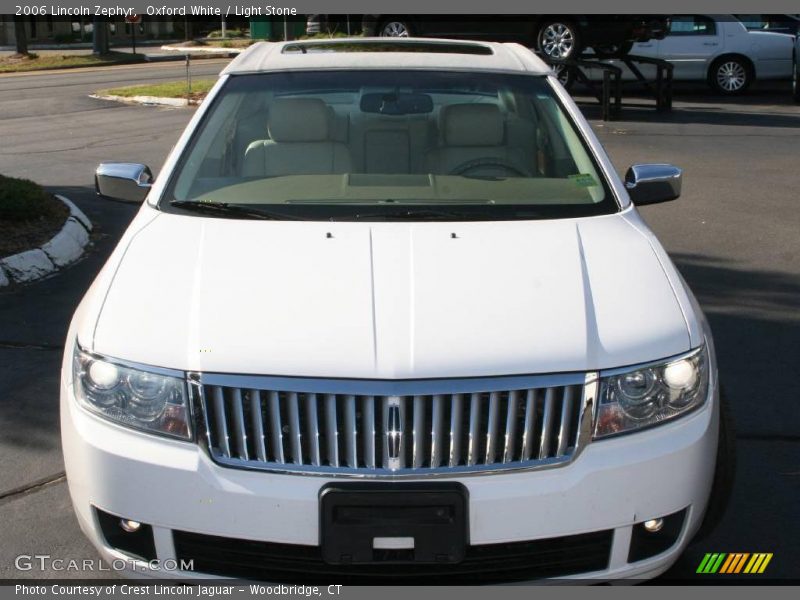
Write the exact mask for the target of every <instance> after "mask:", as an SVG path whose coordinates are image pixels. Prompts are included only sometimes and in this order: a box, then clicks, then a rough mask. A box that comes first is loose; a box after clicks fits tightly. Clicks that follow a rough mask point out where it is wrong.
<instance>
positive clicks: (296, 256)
mask: <svg viewBox="0 0 800 600" xmlns="http://www.w3.org/2000/svg"><path fill="white" fill-rule="evenodd" d="M680 182H681V172H680V170H679V169H677V168H675V167H671V166H669V165H636V166H634V167H632V168H631V170H630V171H629V172H628V175H627V177H626V179H625V181H624V182H623V181H622V180H621V179H620V178H619V177H618V176H617V174H616V173H615V172H614V169H613V167H612V165H611V163H610V161H609V159H608V157H607V156H606V154H605V152H604V151H603V149H602V147H601V146H600V144H599V143H598V141H597V139H596V137H595V136H594V134H593V133H592V131H591V129H590V127H589V125H588V124H587V122H586V121H585V120H584V118H583V117H582V116H581V113H580V112H579V110H578V109H577V107H576V106H575V104H574V103H573V102H572V100H571V99H570V97H569V95H568V94H567V93H566V92H565V90H564V89H563V88H562V87H561V86H560V85H559V84H558V82H557V81H556V79H555V78H554V76H553V75H552V73H551V71H550V69H549V68H548V67H547V66H546V65H545V64H544V63H543V62H541V61H540V60H539V59H538V58H537V57H536V56H535V55H534V54H533V53H531V52H530V51H529V50H527V49H525V48H523V47H522V46H519V45H516V44H496V43H478V42H475V43H473V42H453V41H446V40H424V41H422V40H413V39H406V40H401V39H398V40H385V39H361V40H346V39H345V40H336V41H328V42H321V41H307V42H288V43H277V44H269V43H260V44H256V45H254V46H252V47H250V48H249V49H248V50H247V51H246V52H244V53H243V54H242V55H240V56H239V57H238V58H237V59H235V60H234V61H233V62H231V64H230V65H229V66H228V67H226V68H225V70H224V71H223V73H222V76H221V78H220V80H219V82H218V83H217V85H216V86H215V87H214V89H213V90H212V91H211V93H210V95H209V96H208V98H207V100H206V101H205V102H204V103H203V104H202V106H201V107H200V109H199V110H198V111H197V113H196V115H195V116H194V117H193V119H192V120H191V123H190V124H189V126H188V128H187V129H186V132H185V133H184V134H183V135H182V136H181V138H180V140H179V141H178V143H177V145H176V146H175V149H174V150H173V152H172V153H171V155H170V156H169V158H168V159H167V161H166V164H165V165H164V166H163V168H162V170H161V172H160V174H159V176H158V178H157V180H156V181H155V182H154V183H152V185H151V182H150V175H149V171H148V170H147V169H146V168H145V167H144V166H143V165H127V164H122V165H120V164H116V165H108V164H107V165H101V167H100V168H99V169H98V173H97V185H98V191H99V193H101V194H105V195H112V196H115V197H117V198H121V199H129V200H131V199H133V200H135V199H138V200H141V199H142V197H143V196H144V195H145V194H146V196H147V197H146V201H145V202H144V203H143V204H142V206H141V210H140V211H139V213H138V215H137V216H136V218H135V219H134V220H133V222H132V223H131V225H130V227H129V229H128V230H127V232H126V233H125V234H124V236H123V237H122V239H121V241H120V242H119V245H118V247H117V248H116V250H115V251H114V253H113V254H112V256H111V257H110V259H109V260H108V263H107V264H106V265H105V267H104V268H103V269H102V271H101V272H100V274H99V275H98V277H97V279H96V280H95V282H94V283H93V285H92V286H91V288H90V290H89V291H88V293H87V294H86V296H85V298H84V299H83V301H82V302H81V304H80V306H79V308H78V309H77V312H76V314H75V316H74V319H73V321H72V324H71V327H70V330H69V334H68V335H69V337H68V339H67V342H66V348H67V350H66V352H65V356H64V363H63V373H62V387H61V420H62V439H63V447H64V457H65V463H66V470H67V478H68V481H69V489H70V494H71V497H72V501H73V503H74V507H75V511H76V514H77V516H78V520H79V521H80V525H81V527H82V529H83V531H84V532H85V533H86V535H87V536H88V537H89V539H90V540H91V541H92V543H93V544H94V545H95V547H96V548H97V549H98V551H99V552H100V554H101V555H102V556H103V557H104V558H105V559H106V560H107V561H109V562H110V563H112V564H115V565H123V566H124V567H125V568H126V569H127V570H128V572H130V573H132V574H135V575H138V576H142V575H145V576H147V575H150V576H156V577H164V576H165V569H169V568H170V567H175V566H176V564H177V565H178V566H179V567H181V568H180V570H179V571H177V572H170V573H168V574H166V576H167V578H168V579H170V580H174V579H176V578H179V577H187V578H191V577H211V576H214V577H217V576H219V577H244V578H253V579H263V580H267V581H298V580H299V581H302V582H311V581H323V582H325V581H327V582H332V583H354V582H364V581H371V582H374V581H376V580H388V581H395V582H397V581H414V582H434V583H437V584H439V583H445V582H451V583H452V582H457V583H470V582H473V581H477V580H484V581H495V582H497V581H520V580H522V581H527V580H533V579H539V578H562V577H582V578H583V577H585V578H594V579H612V578H631V577H634V578H645V577H653V576H656V575H658V574H660V573H662V572H663V571H665V570H666V569H667V568H668V567H669V566H670V565H671V564H673V562H674V561H675V560H676V559H677V558H678V556H679V555H680V554H681V552H683V550H684V549H685V548H686V546H687V545H688V544H689V543H690V541H691V540H692V539H693V537H695V535H696V534H697V533H698V530H699V529H701V525H702V527H703V528H705V529H708V527H709V526H710V524H713V521H714V520H715V519H716V518H718V517H719V515H720V512H721V508H722V506H723V505H724V499H725V497H726V493H727V492H726V490H727V489H728V487H729V482H730V475H731V468H732V461H731V455H730V451H731V446H730V444H731V440H732V436H731V433H730V429H729V428H728V426H727V425H726V420H725V419H724V418H722V419H721V416H720V415H721V414H723V415H724V412H721V411H723V410H724V405H723V403H722V400H721V396H720V386H719V381H718V375H717V367H716V359H715V354H714V346H713V342H712V338H711V332H710V331H709V328H708V325H707V323H706V321H705V319H704V317H703V314H702V312H701V311H700V308H699V307H698V304H697V302H696V301H695V299H694V297H693V296H692V294H691V292H690V291H689V289H688V288H687V286H686V284H685V283H684V281H683V280H682V278H681V276H680V275H679V273H678V272H677V270H676V269H675V267H674V266H673V264H672V262H671V261H670V259H669V257H668V256H667V254H666V252H665V251H664V249H663V248H662V247H661V245H660V244H659V243H658V241H657V240H656V238H655V237H654V236H653V234H652V232H651V231H650V230H649V229H648V228H647V226H646V225H645V223H644V221H643V220H642V219H641V217H640V216H639V214H638V212H637V210H636V208H635V207H634V203H633V202H636V203H642V204H644V203H653V202H660V201H665V200H671V199H673V198H676V197H677V196H678V195H679V194H680ZM632 200H633V202H632ZM704 519H705V521H704ZM113 561H116V562H113ZM170 561H171V562H170ZM381 578H383V579H381Z"/></svg>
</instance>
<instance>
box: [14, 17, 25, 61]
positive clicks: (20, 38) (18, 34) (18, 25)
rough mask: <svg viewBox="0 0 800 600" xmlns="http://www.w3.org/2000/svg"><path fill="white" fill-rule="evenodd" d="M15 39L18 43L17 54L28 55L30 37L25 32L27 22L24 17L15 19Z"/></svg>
mask: <svg viewBox="0 0 800 600" xmlns="http://www.w3.org/2000/svg"><path fill="white" fill-rule="evenodd" d="M14 38H15V40H16V42H17V54H20V55H22V56H27V55H28V35H27V33H26V32H25V21H24V20H23V18H22V17H17V16H15V17H14Z"/></svg>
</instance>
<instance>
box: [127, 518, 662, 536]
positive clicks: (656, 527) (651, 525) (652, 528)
mask: <svg viewBox="0 0 800 600" xmlns="http://www.w3.org/2000/svg"><path fill="white" fill-rule="evenodd" d="M642 525H643V526H644V529H645V531H647V532H648V533H658V532H659V531H661V530H662V529H663V528H664V519H650V520H649V521H645V522H644V523H643V524H642ZM123 529H124V528H123Z"/></svg>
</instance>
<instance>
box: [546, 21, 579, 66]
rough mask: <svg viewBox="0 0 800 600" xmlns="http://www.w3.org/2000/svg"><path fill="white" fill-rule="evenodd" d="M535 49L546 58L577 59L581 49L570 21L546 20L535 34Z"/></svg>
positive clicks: (573, 25) (574, 27)
mask: <svg viewBox="0 0 800 600" xmlns="http://www.w3.org/2000/svg"><path fill="white" fill-rule="evenodd" d="M536 49H537V50H538V51H539V52H541V53H542V54H544V56H545V57H547V58H561V59H566V58H577V57H578V56H580V54H581V52H582V51H583V48H582V47H581V38H580V34H579V33H578V28H577V27H576V26H575V24H574V23H573V22H572V21H566V20H563V19H546V20H544V21H542V23H541V24H540V25H539V30H538V32H537V33H536Z"/></svg>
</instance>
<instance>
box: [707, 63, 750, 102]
mask: <svg viewBox="0 0 800 600" xmlns="http://www.w3.org/2000/svg"><path fill="white" fill-rule="evenodd" d="M754 79H755V74H754V73H753V67H752V66H751V65H750V63H749V62H748V61H747V60H745V59H744V58H742V57H740V56H723V57H722V58H718V59H717V60H715V61H714V62H713V63H712V64H711V68H710V69H709V70H708V85H710V86H711V89H713V90H714V91H715V92H717V93H718V94H722V95H723V96H736V95H738V94H742V93H744V92H745V91H746V90H747V88H749V87H750V84H752V83H753V80H754Z"/></svg>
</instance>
